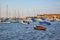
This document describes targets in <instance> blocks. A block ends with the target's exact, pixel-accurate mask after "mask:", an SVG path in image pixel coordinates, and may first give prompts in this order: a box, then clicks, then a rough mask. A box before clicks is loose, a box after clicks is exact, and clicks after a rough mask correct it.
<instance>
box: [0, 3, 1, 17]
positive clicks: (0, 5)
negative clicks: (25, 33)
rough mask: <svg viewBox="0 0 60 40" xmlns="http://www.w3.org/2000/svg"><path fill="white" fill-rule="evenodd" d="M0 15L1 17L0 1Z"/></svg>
mask: <svg viewBox="0 0 60 40" xmlns="http://www.w3.org/2000/svg"><path fill="white" fill-rule="evenodd" d="M0 17H1V3H0Z"/></svg>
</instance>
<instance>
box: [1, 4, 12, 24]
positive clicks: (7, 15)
mask: <svg viewBox="0 0 60 40" xmlns="http://www.w3.org/2000/svg"><path fill="white" fill-rule="evenodd" d="M6 13H7V14H6V18H5V19H7V18H9V12H8V5H7V10H6ZM3 20H4V19H3ZM1 23H5V24H9V23H11V22H10V21H6V22H1Z"/></svg>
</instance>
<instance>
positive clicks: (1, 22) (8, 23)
mask: <svg viewBox="0 0 60 40" xmlns="http://www.w3.org/2000/svg"><path fill="white" fill-rule="evenodd" d="M1 23H5V24H10V23H11V22H1Z"/></svg>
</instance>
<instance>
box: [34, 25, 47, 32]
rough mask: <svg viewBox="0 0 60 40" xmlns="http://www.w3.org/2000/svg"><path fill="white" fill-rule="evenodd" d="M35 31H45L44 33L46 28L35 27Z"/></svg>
mask: <svg viewBox="0 0 60 40" xmlns="http://www.w3.org/2000/svg"><path fill="white" fill-rule="evenodd" d="M34 29H35V30H43V31H45V30H46V28H45V27H42V26H35V27H34Z"/></svg>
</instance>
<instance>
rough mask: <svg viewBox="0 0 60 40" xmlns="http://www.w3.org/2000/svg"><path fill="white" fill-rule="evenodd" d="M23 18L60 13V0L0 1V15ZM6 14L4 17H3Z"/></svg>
mask: <svg viewBox="0 0 60 40" xmlns="http://www.w3.org/2000/svg"><path fill="white" fill-rule="evenodd" d="M7 5H8V16H10V17H13V16H16V17H19V16H20V17H22V16H35V15H37V14H44V13H51V14H53V13H60V0H0V15H1V16H2V17H6V15H7ZM3 14H4V15H3Z"/></svg>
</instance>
